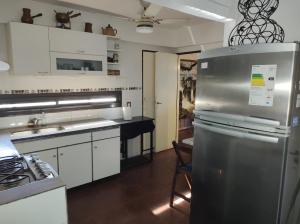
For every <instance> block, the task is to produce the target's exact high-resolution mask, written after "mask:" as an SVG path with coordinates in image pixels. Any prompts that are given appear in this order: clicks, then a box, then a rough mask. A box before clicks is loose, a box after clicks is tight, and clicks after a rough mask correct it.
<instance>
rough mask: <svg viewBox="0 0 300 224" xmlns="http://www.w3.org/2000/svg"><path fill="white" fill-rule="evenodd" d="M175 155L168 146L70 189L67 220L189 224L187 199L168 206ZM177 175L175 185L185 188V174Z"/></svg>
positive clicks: (93, 223)
mask: <svg viewBox="0 0 300 224" xmlns="http://www.w3.org/2000/svg"><path fill="white" fill-rule="evenodd" d="M175 159H176V157H175V155H174V152H173V150H167V151H164V152H161V153H158V154H156V155H155V157H154V161H153V162H152V163H149V164H146V165H142V166H139V167H135V168H131V169H129V170H126V171H123V172H122V173H121V174H120V175H118V176H115V177H113V178H110V179H108V180H105V181H100V182H96V183H92V184H88V185H85V186H82V187H79V188H76V189H72V190H70V191H69V192H68V210H69V222H70V224H147V223H149V224H150V223H151V224H179V223H180V224H188V223H189V204H188V203H186V202H182V203H180V204H178V205H176V206H175V207H176V209H171V208H169V207H168V202H169V195H170V188H171V181H172V176H173V172H174V168H175ZM179 179H180V180H179V182H180V183H179V185H178V189H179V190H181V191H182V192H186V191H187V188H186V186H185V184H184V178H179Z"/></svg>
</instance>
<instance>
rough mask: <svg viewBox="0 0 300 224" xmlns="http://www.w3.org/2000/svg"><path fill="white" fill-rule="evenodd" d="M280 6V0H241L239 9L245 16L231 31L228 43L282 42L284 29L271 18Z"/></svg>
mask: <svg viewBox="0 0 300 224" xmlns="http://www.w3.org/2000/svg"><path fill="white" fill-rule="evenodd" d="M278 6H279V0H239V3H238V10H239V12H240V13H241V14H242V15H243V17H244V18H243V20H242V21H241V22H240V23H238V24H237V25H236V26H235V27H234V29H233V30H232V31H231V34H230V36H229V39H228V45H229V46H233V45H245V44H258V43H282V42H283V41H284V38H285V33H284V30H283V28H282V27H281V26H280V25H279V24H278V23H277V22H276V21H275V20H273V19H271V18H270V17H271V16H272V15H273V13H274V12H275V11H276V9H277V8H278Z"/></svg>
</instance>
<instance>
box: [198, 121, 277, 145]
mask: <svg viewBox="0 0 300 224" xmlns="http://www.w3.org/2000/svg"><path fill="white" fill-rule="evenodd" d="M193 125H194V126H196V127H199V128H202V129H205V130H208V131H212V132H215V133H219V134H223V135H229V136H232V137H237V138H247V139H251V140H255V141H262V142H268V143H274V144H277V143H278V141H279V138H277V137H271V136H265V135H258V134H252V133H247V132H241V131H235V130H230V129H224V128H220V127H216V126H213V125H206V124H203V123H195V122H194V123H193Z"/></svg>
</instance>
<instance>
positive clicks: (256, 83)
mask: <svg viewBox="0 0 300 224" xmlns="http://www.w3.org/2000/svg"><path fill="white" fill-rule="evenodd" d="M276 72H277V65H253V66H252V71H251V84H250V85H251V87H250V92H249V105H255V106H265V107H271V106H273V97H274V88H275V80H276Z"/></svg>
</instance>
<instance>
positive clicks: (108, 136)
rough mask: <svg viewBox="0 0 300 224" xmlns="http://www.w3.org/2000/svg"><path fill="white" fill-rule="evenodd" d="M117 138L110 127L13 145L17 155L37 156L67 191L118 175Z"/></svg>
mask: <svg viewBox="0 0 300 224" xmlns="http://www.w3.org/2000/svg"><path fill="white" fill-rule="evenodd" d="M119 136H120V129H119V128H113V129H107V130H101V131H95V132H88V133H83V134H75V135H67V136H59V137H53V138H51V137H50V138H46V139H41V140H32V141H23V142H22V141H20V142H16V143H15V146H16V148H17V150H18V151H19V153H21V154H32V153H35V154H37V155H38V156H39V158H40V159H41V160H43V161H45V162H47V163H49V164H50V165H51V166H52V167H53V168H54V170H56V171H57V173H58V174H59V176H60V177H61V179H62V180H63V182H64V183H65V184H66V186H67V188H72V187H76V186H79V185H82V184H86V183H89V182H92V181H93V180H99V179H102V178H105V177H108V176H112V175H115V174H118V173H120V137H119ZM84 142H85V143H84ZM39 150H42V151H39Z"/></svg>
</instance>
